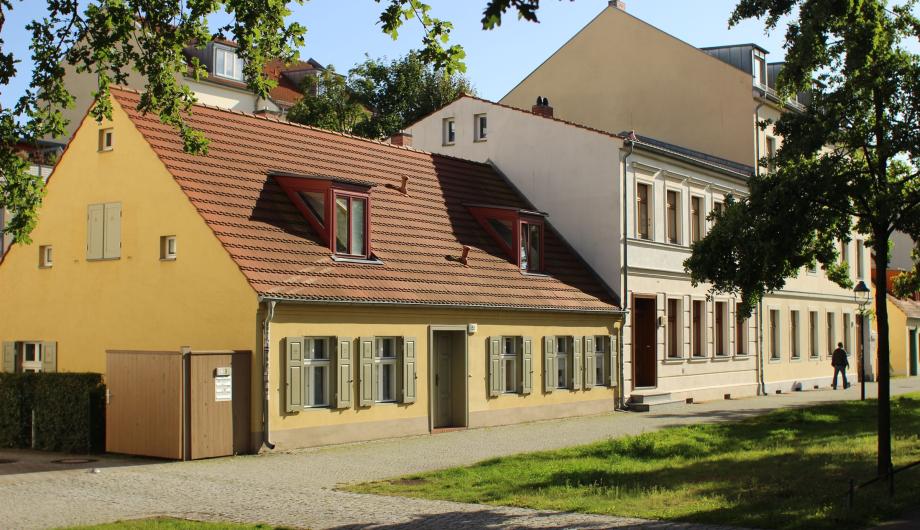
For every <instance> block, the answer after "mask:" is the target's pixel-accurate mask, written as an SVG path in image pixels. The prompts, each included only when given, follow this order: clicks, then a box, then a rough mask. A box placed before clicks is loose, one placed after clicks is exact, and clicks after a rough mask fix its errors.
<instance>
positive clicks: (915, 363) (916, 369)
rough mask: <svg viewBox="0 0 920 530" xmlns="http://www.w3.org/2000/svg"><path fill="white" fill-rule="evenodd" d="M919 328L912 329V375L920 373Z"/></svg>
mask: <svg viewBox="0 0 920 530" xmlns="http://www.w3.org/2000/svg"><path fill="white" fill-rule="evenodd" d="M917 347H918V345H917V330H916V329H912V330H910V372H909V373H910V375H917V374H918V373H920V360H918V359H917Z"/></svg>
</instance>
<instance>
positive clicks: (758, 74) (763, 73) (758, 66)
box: [751, 55, 767, 87]
mask: <svg viewBox="0 0 920 530" xmlns="http://www.w3.org/2000/svg"><path fill="white" fill-rule="evenodd" d="M753 67H754V68H753V70H754V71H753V72H751V73H752V75H753V76H754V86H758V87H763V86H766V84H767V61H766V60H765V59H764V58H763V57H761V56H759V55H754V64H753Z"/></svg>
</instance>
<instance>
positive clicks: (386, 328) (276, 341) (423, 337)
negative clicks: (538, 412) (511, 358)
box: [269, 305, 619, 431]
mask: <svg viewBox="0 0 920 530" xmlns="http://www.w3.org/2000/svg"><path fill="white" fill-rule="evenodd" d="M469 323H475V324H478V328H479V329H478V331H477V332H476V333H475V334H472V335H467V338H468V351H469V374H468V376H469V377H468V379H469V387H468V388H469V412H470V414H473V413H475V412H479V411H495V410H502V409H510V408H515V407H532V406H542V405H557V404H568V403H578V402H584V401H594V400H602V399H609V400H610V408H611V409H612V408H613V400H614V390H613V389H611V388H606V387H604V388H601V387H598V388H593V389H591V390H588V391H584V390H582V391H570V390H556V391H555V392H552V393H549V394H546V393H544V392H543V343H542V341H543V337H544V336H545V335H576V336H577V335H610V334H613V332H614V317H613V316H612V315H584V314H582V315H569V314H558V313H557V314H553V313H525V312H496V311H484V310H449V309H444V310H433V309H414V308H399V307H384V308H355V307H348V308H333V307H329V306H312V305H279V306H278V309H277V310H276V313H275V317H274V319H273V321H272V325H271V369H270V371H271V375H270V380H271V383H270V400H271V403H270V406H269V410H270V413H271V416H272V418H271V430H272V431H281V430H288V429H304V428H309V427H324V426H331V425H342V424H348V423H354V422H377V421H385V420H396V419H410V418H427V417H428V407H429V391H428V371H429V365H430V363H429V340H428V338H429V335H428V334H429V327H430V326H439V325H464V326H465V325H467V324H469ZM616 326H619V324H618V323H617V324H616ZM492 335H520V336H528V337H531V338H533V344H534V346H533V361H534V362H533V366H534V373H533V388H534V391H533V393H532V394H530V395H527V396H523V395H510V394H508V395H502V396H499V397H496V398H488V397H487V390H486V377H487V372H486V357H487V353H486V352H487V346H486V341H487V339H488V337H489V336H492ZM289 336H295V337H296V336H343V337H352V338H355V339H356V338H358V337H362V336H405V337H415V339H416V340H417V343H416V352H417V356H418V367H417V375H418V380H417V385H418V386H417V388H418V398H417V401H416V402H415V403H412V404H408V405H402V404H389V403H386V404H375V405H373V406H371V407H368V408H360V407H357V406H355V407H352V408H350V409H344V410H335V409H329V408H316V409H306V410H303V411H301V412H299V413H291V414H289V413H287V412H285V411H284V393H283V391H284V381H283V379H282V377H281V374H282V372H281V370H282V368H281V367H282V362H283V354H282V352H283V345H284V337H289ZM355 360H357V354H356V356H355Z"/></svg>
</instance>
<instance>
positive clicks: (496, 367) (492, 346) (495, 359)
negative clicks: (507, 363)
mask: <svg viewBox="0 0 920 530" xmlns="http://www.w3.org/2000/svg"><path fill="white" fill-rule="evenodd" d="M501 393H502V338H501V337H489V396H490V397H495V396H497V395H499V394H501Z"/></svg>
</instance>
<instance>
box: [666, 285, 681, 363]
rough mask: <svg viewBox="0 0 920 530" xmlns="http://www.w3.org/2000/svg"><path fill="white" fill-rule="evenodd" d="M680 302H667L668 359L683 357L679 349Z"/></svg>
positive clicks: (674, 300) (673, 299) (670, 300)
mask: <svg viewBox="0 0 920 530" xmlns="http://www.w3.org/2000/svg"><path fill="white" fill-rule="evenodd" d="M679 314H680V301H679V300H677V299H676V298H671V299H669V300H668V330H667V331H668V358H669V359H679V358H680V357H682V356H683V353H682V352H681V347H680V325H679V322H680V318H679Z"/></svg>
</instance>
